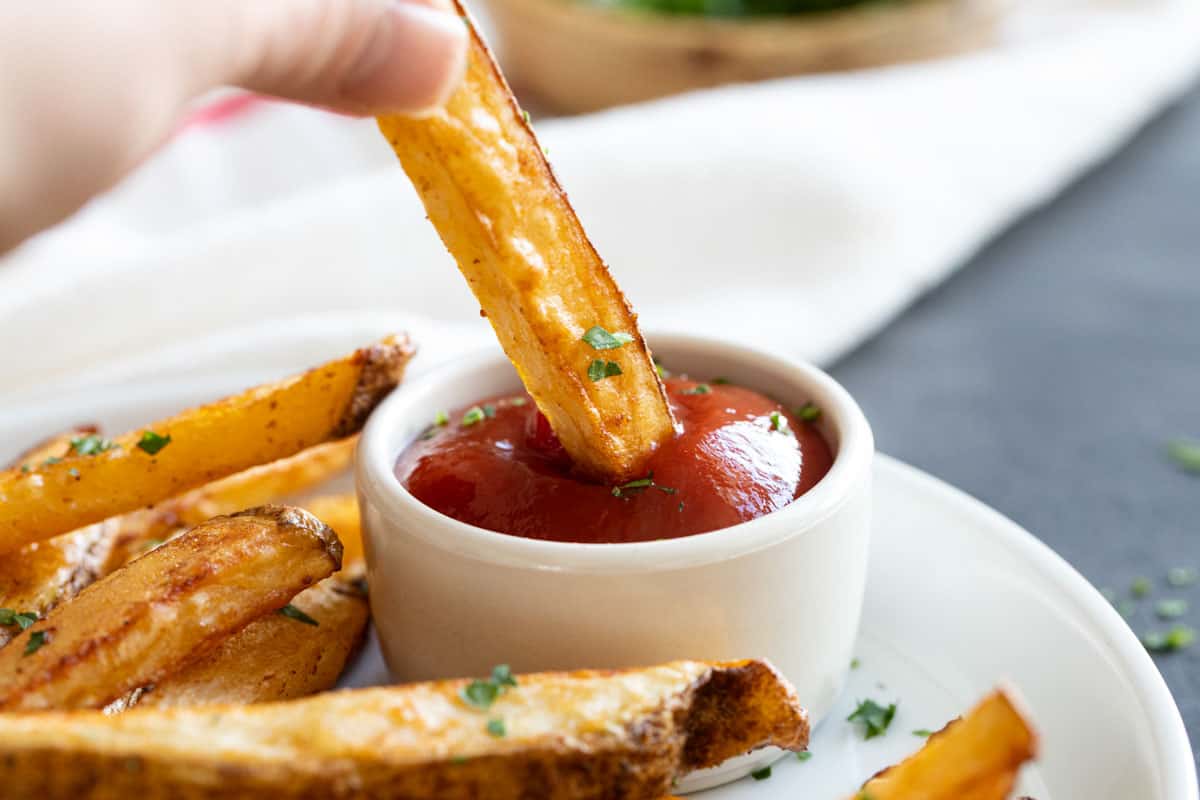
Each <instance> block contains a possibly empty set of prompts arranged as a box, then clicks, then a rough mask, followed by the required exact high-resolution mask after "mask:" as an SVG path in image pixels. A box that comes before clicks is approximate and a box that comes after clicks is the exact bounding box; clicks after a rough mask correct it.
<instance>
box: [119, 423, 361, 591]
mask: <svg viewBox="0 0 1200 800" xmlns="http://www.w3.org/2000/svg"><path fill="white" fill-rule="evenodd" d="M357 441H358V437H356V436H355V437H350V438H347V439H341V440H338V441H334V442H326V443H325V444H319V445H317V446H315V447H310V448H308V449H307V450H303V451H301V452H299V453H297V454H296V455H294V456H291V457H289V458H283V459H280V460H279V461H273V462H271V463H270V464H263V465H262V466H258V467H252V468H251V469H248V470H246V471H245V472H239V473H238V474H236V475H231V476H229V477H228V478H223V479H221V480H219V481H214V482H213V483H209V484H206V485H204V486H201V487H200V488H199V489H193V490H192V491H190V492H186V493H185V494H182V495H180V496H179V497H173V498H171V499H170V500H164V501H163V502H161V503H159V504H157V505H156V506H154V507H153V508H149V509H142V510H139V511H134V512H131V513H129V514H125V515H123V516H121V517H118V518H116V520H114V521H115V522H116V524H117V526H118V528H119V530H118V532H117V535H116V541H115V543H114V545H113V548H112V551H111V554H110V557H109V560H108V564H107V565H106V567H105V570H104V573H103V574H107V573H109V572H111V571H113V570H114V569H117V568H118V567H121V566H123V565H124V564H126V563H127V562H128V561H129V560H130V559H132V558H134V557H136V556H139V555H141V554H142V553H143V552H145V551H146V549H148V548H149V547H152V546H154V545H157V544H161V543H162V542H163V541H165V540H167V539H168V538H170V537H171V536H172V535H174V534H175V533H177V532H179V531H181V530H184V529H187V528H190V527H193V526H195V525H199V524H200V523H201V522H204V521H205V520H207V519H211V518H212V517H218V516H221V515H223V514H232V513H233V512H235V511H240V510H241V509H243V508H253V507H255V506H261V505H267V504H270V503H279V502H282V501H284V500H287V499H289V498H290V497H292V496H294V495H298V494H301V493H303V492H306V491H309V490H311V489H313V488H314V487H316V486H319V485H320V484H322V483H324V482H325V481H327V480H329V479H331V478H333V477H335V476H336V475H337V474H338V473H340V472H342V471H344V470H345V469H346V468H348V467H349V466H350V461H351V459H352V458H353V457H354V446H355V444H356V443H357ZM304 505H306V503H305V504H304ZM354 510H355V514H356V515H357V513H358V510H357V505H356V506H355V509H354ZM317 516H318V518H320V515H319V514H318V515H317ZM323 521H325V522H326V524H329V522H328V521H327V520H323ZM338 521H339V522H345V521H346V520H345V518H344V517H341V518H338ZM330 527H331V528H333V529H334V530H335V531H337V532H338V538H342V531H341V529H340V528H338V527H337V526H336V525H332V524H330ZM357 528H358V524H357V520H356V521H355V524H354V529H353V530H350V531H349V534H350V535H351V536H352V537H353V538H352V542H353V543H355V547H356V548H357V550H356V552H359V553H361V552H362V544H361V538H362V537H361V535H360V534H358V533H357ZM343 545H345V542H344V541H343ZM346 560H347V561H349V560H350V559H349V558H347V559H346Z"/></svg>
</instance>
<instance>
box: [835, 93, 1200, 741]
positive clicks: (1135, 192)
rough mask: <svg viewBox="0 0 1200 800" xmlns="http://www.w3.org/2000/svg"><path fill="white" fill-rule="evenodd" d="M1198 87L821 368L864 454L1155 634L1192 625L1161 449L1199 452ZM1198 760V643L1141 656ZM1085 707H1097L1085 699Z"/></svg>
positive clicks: (1173, 487) (1192, 487) (1199, 484)
mask: <svg viewBox="0 0 1200 800" xmlns="http://www.w3.org/2000/svg"><path fill="white" fill-rule="evenodd" d="M1198 253H1200V91H1196V92H1194V93H1192V94H1191V95H1190V96H1188V97H1186V98H1184V100H1183V101H1182V102H1181V103H1179V104H1178V105H1177V106H1175V107H1173V108H1171V109H1169V110H1168V111H1167V112H1166V113H1165V114H1164V115H1163V116H1161V117H1160V118H1159V119H1158V120H1156V121H1155V122H1153V123H1152V124H1151V125H1149V126H1148V127H1147V128H1146V129H1145V130H1144V131H1143V132H1142V133H1141V134H1140V135H1139V136H1138V137H1137V138H1136V139H1135V140H1134V141H1133V142H1131V143H1130V144H1129V146H1128V147H1127V148H1125V149H1124V150H1123V151H1122V152H1121V153H1119V154H1118V155H1117V156H1116V157H1115V158H1114V159H1113V160H1112V161H1110V162H1109V163H1107V164H1105V165H1104V166H1102V167H1100V168H1099V169H1097V170H1095V171H1094V172H1093V173H1092V174H1090V175H1088V176H1087V177H1085V178H1084V179H1083V180H1082V181H1081V182H1079V183H1078V184H1076V185H1075V186H1074V187H1072V188H1071V189H1069V190H1068V191H1067V192H1066V193H1064V194H1063V195H1062V196H1061V197H1059V198H1058V199H1057V200H1056V201H1054V202H1053V203H1052V204H1050V205H1049V206H1048V207H1046V208H1044V209H1042V210H1040V211H1038V212H1036V213H1034V214H1032V215H1030V216H1029V217H1028V218H1026V219H1025V220H1024V221H1022V222H1020V223H1019V224H1017V225H1016V226H1015V227H1014V228H1013V229H1011V230H1010V231H1008V232H1007V233H1005V234H1004V235H1002V236H1001V237H1000V238H999V239H997V240H996V241H995V242H993V243H992V244H991V245H990V246H989V247H987V248H986V249H985V250H984V251H983V252H981V253H980V254H979V255H978V256H977V257H976V258H975V259H974V260H973V262H972V263H971V264H969V265H968V266H967V267H965V268H964V269H963V270H962V272H960V273H959V274H958V275H956V276H955V277H954V278H952V279H951V280H950V281H948V282H947V283H945V284H944V285H942V286H941V287H939V288H938V289H936V290H935V291H933V292H932V293H931V294H929V295H928V296H926V297H925V298H924V299H922V300H921V301H920V302H918V303H917V304H916V305H915V306H914V307H912V308H911V309H909V310H908V311H907V312H906V313H905V314H904V315H903V316H902V317H900V318H899V319H898V320H897V321H896V322H895V323H893V324H892V325H891V326H889V327H888V328H887V329H885V330H884V331H883V332H882V333H881V334H880V335H878V336H877V337H875V338H874V339H873V340H871V341H869V342H867V343H866V344H864V345H863V346H862V347H860V348H859V349H858V350H857V351H855V352H853V353H851V354H850V355H849V356H848V357H846V358H845V359H843V360H842V361H841V362H840V363H839V364H837V365H835V366H834V368H833V370H832V372H833V374H834V375H835V376H836V377H837V378H838V379H839V380H841V381H842V382H843V383H844V384H845V385H846V386H847V388H849V389H850V390H851V391H852V392H853V393H854V394H855V396H856V397H857V398H858V399H859V401H860V402H861V403H862V405H863V407H864V410H865V411H866V412H867V415H868V416H869V417H870V419H871V420H872V423H873V425H874V427H875V432H876V437H877V440H878V445H879V448H880V449H881V450H882V451H884V452H886V453H889V454H891V455H894V456H897V457H899V458H901V459H903V460H905V461H907V462H909V463H911V464H914V465H916V466H918V467H921V468H922V469H925V470H927V471H928V472H930V473H932V474H934V475H937V476H939V477H941V478H944V479H946V480H947V481H949V482H950V483H952V484H954V485H956V486H958V487H959V488H961V489H964V490H965V491H967V492H969V493H971V494H972V495H974V496H976V497H978V498H980V499H981V500H983V501H984V502H986V503H988V504H989V505H991V506H993V507H994V508H996V509H998V510H1000V511H1001V512H1002V513H1004V514H1006V515H1008V516H1009V517H1011V518H1012V519H1014V520H1016V521H1017V522H1018V523H1020V524H1021V525H1023V526H1025V527H1026V528H1027V529H1028V530H1030V531H1032V532H1033V533H1034V534H1035V535H1037V536H1039V537H1041V539H1042V540H1043V541H1044V542H1046V543H1047V544H1048V545H1050V546H1051V547H1052V548H1054V549H1055V550H1056V551H1058V553H1060V554H1061V555H1062V556H1063V557H1065V558H1066V559H1067V560H1068V561H1069V562H1071V563H1072V564H1073V565H1074V566H1075V567H1076V568H1077V569H1079V570H1080V571H1081V572H1082V573H1083V574H1084V575H1085V576H1087V578H1088V579H1090V580H1091V581H1092V582H1093V583H1094V584H1095V585H1097V586H1100V587H1111V588H1112V589H1113V590H1115V591H1116V592H1117V593H1118V594H1119V595H1121V596H1122V597H1128V596H1129V587H1130V585H1131V583H1132V582H1133V581H1134V579H1135V578H1137V577H1138V576H1146V577H1148V578H1151V579H1153V582H1154V585H1155V589H1154V591H1153V593H1152V595H1151V596H1150V597H1149V598H1147V599H1146V600H1143V601H1142V602H1140V603H1139V607H1138V609H1137V611H1136V612H1135V613H1134V614H1133V616H1132V617H1131V619H1130V622H1131V624H1132V625H1133V627H1134V629H1135V630H1136V631H1137V632H1138V633H1139V634H1140V633H1143V632H1144V631H1146V630H1147V629H1150V628H1154V627H1160V628H1161V627H1165V624H1164V623H1162V622H1160V621H1158V620H1157V619H1156V618H1155V615H1154V610H1153V606H1154V602H1155V601H1156V600H1159V599H1165V598H1168V597H1176V596H1178V597H1184V598H1186V599H1187V600H1188V601H1190V604H1191V609H1190V611H1189V612H1188V614H1187V615H1186V616H1185V617H1184V618H1183V619H1182V621H1183V622H1185V623H1187V624H1189V625H1191V626H1192V627H1194V628H1197V629H1200V585H1194V586H1192V587H1190V588H1187V589H1171V588H1169V587H1168V586H1167V583H1166V581H1165V579H1164V576H1165V573H1166V570H1167V569H1168V568H1169V567H1171V566H1176V565H1191V566H1193V567H1197V568H1200V475H1188V474H1185V473H1183V472H1181V471H1180V470H1178V469H1177V468H1175V467H1174V466H1173V465H1172V464H1171V463H1170V462H1169V461H1168V459H1167V458H1166V457H1165V455H1164V443H1165V442H1166V441H1168V440H1169V439H1171V438H1173V437H1177V436H1180V435H1190V436H1193V437H1196V438H1200V263H1198V261H1200V259H1198ZM1155 661H1156V663H1157V664H1158V667H1159V669H1160V670H1161V671H1162V673H1163V675H1164V676H1165V677H1166V679H1167V683H1168V684H1169V685H1170V687H1171V691H1172V692H1173V693H1174V695H1175V699H1176V700H1177V701H1178V703H1179V706H1180V708H1181V709H1182V711H1183V718H1184V721H1185V723H1186V725H1187V728H1188V733H1189V735H1190V736H1191V739H1192V743H1193V747H1194V748H1196V747H1200V642H1198V643H1197V644H1196V645H1194V646H1193V647H1192V648H1190V649H1189V650H1187V651H1184V652H1178V653H1174V654H1170V655H1163V656H1156V657H1155ZM1097 700H1098V701H1100V700H1101V699H1100V698H1097Z"/></svg>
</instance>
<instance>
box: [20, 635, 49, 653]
mask: <svg viewBox="0 0 1200 800" xmlns="http://www.w3.org/2000/svg"><path fill="white" fill-rule="evenodd" d="M49 641H50V631H48V630H47V631H34V632H33V633H31V634H29V641H28V642H26V643H25V655H27V656H31V655H33V654H34V653H36V652H37V651H38V650H41V649H42V646H43V645H45V644H47V643H48V642H49Z"/></svg>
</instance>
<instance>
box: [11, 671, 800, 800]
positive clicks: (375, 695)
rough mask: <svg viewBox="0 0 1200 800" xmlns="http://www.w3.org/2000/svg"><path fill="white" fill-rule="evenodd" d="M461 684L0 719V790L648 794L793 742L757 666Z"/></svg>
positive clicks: (796, 745)
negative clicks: (473, 692)
mask: <svg viewBox="0 0 1200 800" xmlns="http://www.w3.org/2000/svg"><path fill="white" fill-rule="evenodd" d="M467 684H468V682H467V681H464V680H454V681H441V682H437V683H427V684H416V685H412V686H405V687H393V688H382V689H364V690H357V691H349V692H334V693H325V694H321V695H318V696H316V697H312V698H307V699H304V700H295V701H291V702H287V703H271V704H262V705H254V706H209V707H207V708H202V709H170V710H165V709H134V710H133V711H130V712H129V713H126V714H119V715H116V716H106V715H104V714H99V713H82V712H77V713H65V714H20V715H0V785H2V786H3V787H4V789H5V791H7V792H10V793H11V794H12V796H14V797H37V798H40V800H60V799H65V798H71V800H77V798H92V800H99V799H100V798H106V799H107V798H120V797H138V798H139V799H140V800H165V799H166V798H186V799H187V800H199V799H200V798H231V799H233V798H236V799H240V800H256V799H257V798H271V799H272V800H276V799H277V798H278V799H281V800H287V799H288V798H310V797H336V798H340V799H341V800H348V799H349V798H362V799H363V800H366V798H371V799H372V800H383V799H391V800H399V798H406V799H407V800H421V798H438V800H466V799H467V798H479V797H487V798H489V799H490V800H509V798H512V799H513V800H516V798H529V797H538V798H545V799H546V800H559V799H562V800H566V798H584V797H590V798H604V797H621V798H627V799H628V800H656V799H657V798H662V797H664V796H665V795H667V794H668V793H669V791H670V786H671V782H672V780H673V779H674V778H676V777H677V776H679V775H681V774H683V773H685V772H687V771H689V770H692V769H695V768H698V767H706V766H712V765H714V764H715V763H718V761H720V760H723V759H724V758H725V757H726V756H727V755H733V754H740V753H744V752H746V751H748V750H751V749H754V748H757V747H761V746H764V745H776V746H779V747H784V748H789V749H800V748H803V747H804V746H805V743H806V742H807V740H808V721H807V717H806V715H805V713H804V711H803V710H802V709H801V708H800V707H799V704H798V703H797V701H796V697H795V694H794V693H793V692H792V690H791V688H790V687H789V686H788V685H787V684H786V682H785V681H784V680H783V679H782V678H780V677H779V675H778V674H777V673H776V672H775V671H774V670H773V669H772V668H771V667H770V666H769V665H767V664H765V663H764V662H759V661H743V662H733V663H726V664H705V663H699V662H687V661H684V662H676V663H673V664H666V665H662V666H658V667H649V668H645V669H635V670H624V671H605V672H573V673H546V674H540V675H529V676H518V677H517V679H516V686H512V687H509V686H505V685H504V684H502V683H501V684H498V685H500V686H503V687H504V688H503V690H502V691H500V692H499V696H498V697H496V698H495V700H494V702H492V703H491V704H490V706H489V707H487V708H486V709H484V708H479V707H476V706H473V705H471V704H469V703H468V702H466V701H465V700H464V698H463V693H464V692H465V689H466V687H467ZM489 731H490V732H489Z"/></svg>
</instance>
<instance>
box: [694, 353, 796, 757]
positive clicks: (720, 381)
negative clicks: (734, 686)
mask: <svg viewBox="0 0 1200 800" xmlns="http://www.w3.org/2000/svg"><path fill="white" fill-rule="evenodd" d="M709 383H711V384H712V385H713V386H728V385H729V384H731V383H733V381H731V380H729V378H721V377H716V378H713V379H712V380H711V381H709ZM805 752H808V751H807V750H806V751H805Z"/></svg>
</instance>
